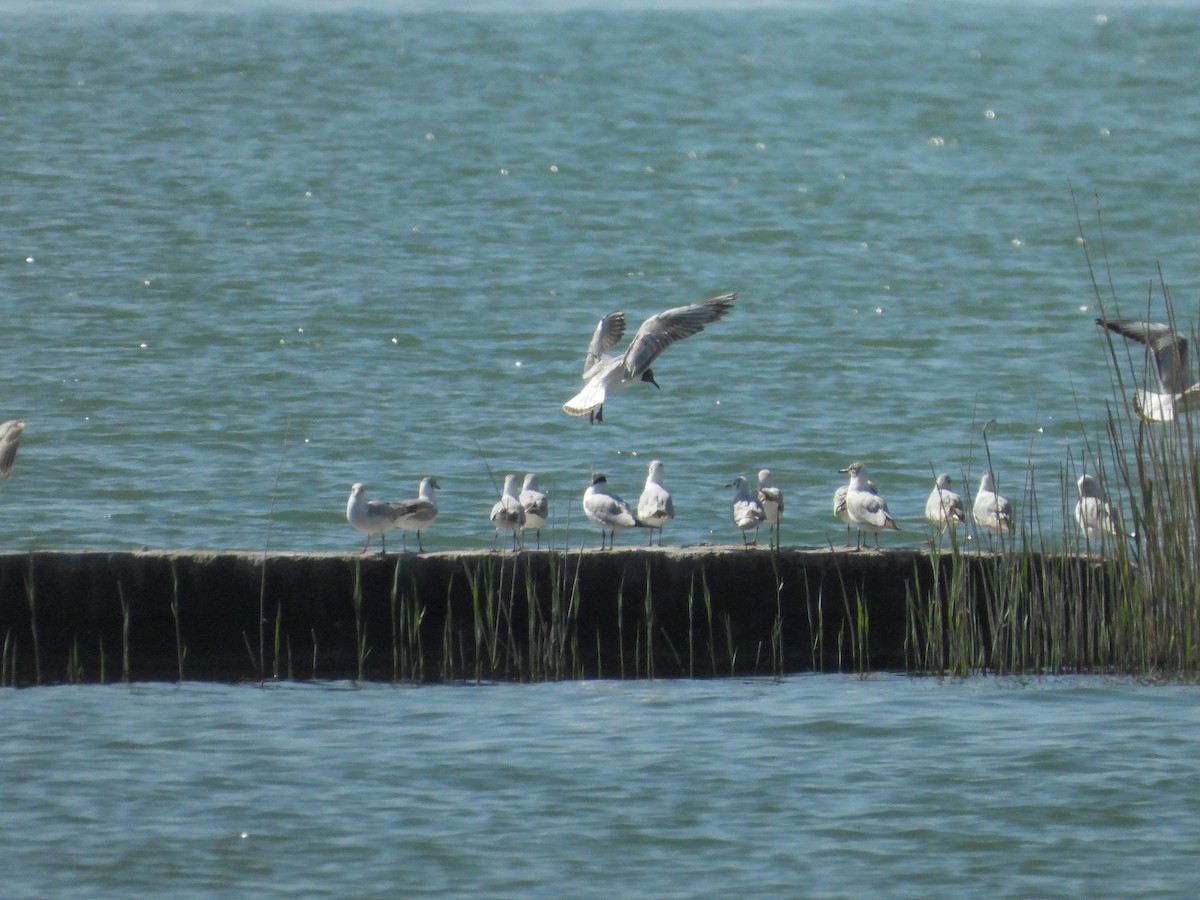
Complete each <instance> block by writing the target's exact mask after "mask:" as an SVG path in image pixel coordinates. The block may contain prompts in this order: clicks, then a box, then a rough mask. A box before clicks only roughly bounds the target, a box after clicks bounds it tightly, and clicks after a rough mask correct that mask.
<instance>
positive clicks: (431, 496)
mask: <svg viewBox="0 0 1200 900" xmlns="http://www.w3.org/2000/svg"><path fill="white" fill-rule="evenodd" d="M441 489H442V486H441V485H440V484H438V483H437V482H436V481H434V480H433V479H432V478H422V479H421V484H420V485H419V486H418V488H417V497H416V498H415V499H412V500H401V501H399V503H393V504H392V505H393V506H396V507H398V508H399V510H400V514H399V515H398V516H397V517H396V527H397V528H399V529H400V532H401V534H400V537H401V539H402V540H403V541H404V552H405V553H407V552H408V535H407V534H406V532H409V531H415V532H416V533H417V552H418V553H424V552H425V547H424V545H423V544H422V543H421V532H422V531H424V530H425V529H426V528H428V527H429V526H430V525H432V524H433V520H434V519H436V518H437V514H438V508H437V494H435V493H434V491H440V490H441Z"/></svg>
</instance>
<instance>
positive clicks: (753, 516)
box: [725, 475, 767, 547]
mask: <svg viewBox="0 0 1200 900" xmlns="http://www.w3.org/2000/svg"><path fill="white" fill-rule="evenodd" d="M725 487H731V488H733V489H734V495H733V504H732V505H731V506H730V507H729V516H730V518H731V519H733V524H734V525H736V526H737V527H738V528H740V529H741V530H742V546H743V547H752V546H754V545H755V544H756V543H757V541H753V542H752V541H750V540H748V539H747V537H746V532H747V531H749V530H750V529H751V528H753V529H754V530H755V533H757V532H758V527H759V526H760V525H761V524H762V523H763V522H764V521H766V518H767V514H766V513H765V512H763V508H762V504H761V503H759V502H758V497H757V496H756V495H755V493H756V492H755V491H753V490H751V488H750V482H748V481H747V480H746V479H745V477H743V476H741V475H739V476H738V477H737V478H735V479H733V481H731V482H729V484H727V485H725Z"/></svg>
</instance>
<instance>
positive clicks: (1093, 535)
mask: <svg viewBox="0 0 1200 900" xmlns="http://www.w3.org/2000/svg"><path fill="white" fill-rule="evenodd" d="M1076 487H1078V489H1079V499H1078V500H1076V501H1075V521H1076V522H1078V523H1079V530H1080V531H1082V532H1083V537H1084V539H1085V540H1087V541H1088V542H1091V541H1097V542H1099V543H1100V544H1101V545H1103V543H1104V542H1105V540H1107V539H1108V538H1110V537H1116V536H1117V535H1119V534H1120V533H1121V527H1120V525H1119V524H1118V523H1117V515H1116V512H1115V511H1114V510H1113V508H1112V504H1110V503H1109V502H1108V496H1107V495H1106V494H1105V493H1104V488H1102V487H1100V482H1099V480H1098V479H1097V478H1096V477H1095V476H1093V475H1080V476H1079V481H1078V482H1076Z"/></svg>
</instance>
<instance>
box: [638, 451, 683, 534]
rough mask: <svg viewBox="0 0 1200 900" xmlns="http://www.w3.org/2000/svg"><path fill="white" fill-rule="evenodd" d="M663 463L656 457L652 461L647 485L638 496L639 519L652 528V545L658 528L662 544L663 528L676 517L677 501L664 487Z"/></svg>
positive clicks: (647, 476)
mask: <svg viewBox="0 0 1200 900" xmlns="http://www.w3.org/2000/svg"><path fill="white" fill-rule="evenodd" d="M662 479H663V464H662V462H660V461H659V460H657V459H655V460H652V461H651V462H650V465H649V467H648V472H647V474H646V486H645V487H644V488H643V489H642V496H641V497H639V498H638V507H637V517H638V521H639V522H641V523H642V524H643V525H645V526H646V527H647V528H648V529H650V546H652V547H653V546H654V532H655V530H656V529H657V530H658V545H659V546H660V547H661V546H662V528H663V526H664V525H666V524H667V523H668V522H670V521H671V520H672V519H673V518H675V501H673V500H672V499H671V492H670V491H668V490H667V489H666V488H665V487H663V482H662Z"/></svg>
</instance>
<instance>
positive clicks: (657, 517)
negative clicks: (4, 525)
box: [0, 293, 1200, 553]
mask: <svg viewBox="0 0 1200 900" xmlns="http://www.w3.org/2000/svg"><path fill="white" fill-rule="evenodd" d="M737 297H738V295H737V294H736V293H726V294H719V295H717V296H715V297H711V298H709V299H707V300H702V301H700V302H698V303H691V304H687V305H685V306H678V307H674V308H672V309H668V310H664V311H663V312H660V313H658V314H656V315H653V316H651V317H650V318H648V319H647V320H646V321H645V322H643V323H642V326H641V327H640V328H639V329H638V331H637V333H636V334H635V335H634V337H633V339H632V340H631V341H630V342H629V345H628V347H626V349H625V352H624V353H623V354H621V355H615V354H611V353H609V351H610V350H612V349H613V348H614V347H615V346H616V345H617V344H618V343H619V342H620V340H621V339H622V338H623V337H624V335H625V330H626V322H625V314H624V313H623V312H619V311H618V312H612V313H609V314H608V315H606V316H604V317H603V318H602V319H600V321H599V322H598V323H597V325H596V328H595V331H594V332H593V334H592V339H591V341H590V342H589V343H588V347H587V352H586V354H585V356H584V365H583V382H584V386H583V388H582V390H580V391H579V392H578V393H577V394H576V395H575V396H573V397H572V398H571V399H570V400H568V401H567V402H566V403H564V404H563V410H564V411H565V412H566V413H568V414H570V415H574V416H584V415H586V416H588V419H589V421H591V422H592V423H598V422H603V420H604V404H605V403H606V402H607V401H608V400H609V398H610V396H611V395H612V394H614V393H616V392H617V391H619V390H620V389H622V388H625V387H628V386H629V385H631V384H635V383H637V382H640V381H644V382H648V383H650V384H653V385H654V386H655V387H658V386H659V385H658V381H657V380H656V379H655V376H654V371H653V369H652V368H651V367H652V365H653V364H654V363H655V362H656V361H657V360H658V358H659V357H660V356H661V355H662V353H663V351H664V350H666V349H667V348H668V347H670V346H671V345H672V344H675V343H677V342H679V341H681V340H683V339H685V338H688V337H692V336H694V335H696V334H699V333H700V332H702V331H703V330H704V329H705V327H706V326H708V325H711V324H713V323H714V322H717V321H719V320H720V319H722V318H723V317H724V316H725V315H727V314H728V313H729V312H730V311H731V310H732V309H733V304H734V301H735V300H737ZM1096 324H1097V325H1098V326H1100V327H1102V328H1105V329H1108V330H1109V331H1111V332H1113V333H1114V334H1117V335H1119V336H1121V337H1123V338H1125V339H1127V340H1129V341H1133V342H1134V343H1136V344H1140V345H1143V346H1145V348H1146V352H1147V354H1148V357H1149V358H1150V360H1152V362H1153V365H1154V373H1155V377H1156V379H1157V381H1158V388H1159V390H1157V391H1153V390H1149V389H1141V390H1137V391H1135V392H1134V394H1133V398H1132V406H1133V409H1134V411H1135V412H1136V413H1137V415H1138V416H1139V417H1140V418H1141V419H1143V420H1144V421H1147V422H1169V421H1172V420H1174V419H1175V418H1176V417H1177V416H1179V415H1181V414H1185V413H1188V412H1192V411H1194V410H1196V409H1198V408H1200V382H1196V381H1194V380H1193V378H1192V374H1191V371H1190V368H1189V365H1188V341H1187V339H1186V338H1185V337H1184V336H1183V335H1181V334H1180V333H1179V332H1178V331H1176V330H1175V329H1174V328H1173V327H1172V326H1170V325H1166V324H1163V323H1160V322H1148V321H1142V320H1138V319H1096ZM989 424H990V423H989ZM986 429H987V426H986V425H985V426H984V431H985V437H986ZM24 430H25V420H24V419H10V420H8V421H6V422H3V423H0V479H6V478H8V477H9V476H10V475H11V474H12V470H13V464H14V463H15V461H16V457H17V449H18V447H19V446H20V442H21V437H22V434H23V433H24ZM840 471H841V472H842V473H844V474H846V475H847V476H848V480H847V481H846V482H845V483H843V484H841V485H839V486H838V487H837V489H836V490H835V492H834V494H833V515H834V517H835V518H836V519H837V520H838V521H839V522H842V523H844V524H845V526H846V543H845V546H846V547H849V545H850V529H851V528H852V527H853V528H856V529H857V532H858V540H857V542H856V545H855V549H861V547H862V544H863V539H862V538H863V533H864V532H865V533H867V534H873V535H874V536H875V546H876V548H877V549H878V547H879V534H880V532H882V531H901V530H902V528H901V526H900V524H899V523H898V522H897V521H896V519H895V518H894V517H893V516H892V514H891V512H890V511H889V509H888V505H887V501H886V500H885V499H884V498H883V496H882V495H881V494H880V492H879V490H878V488H876V486H875V484H874V483H873V482H872V481H871V480H870V479H869V478H868V476H867V467H866V465H865V464H864V463H862V462H853V463H851V464H850V465H848V466H846V467H845V468H844V469H841V470H840ZM664 473H665V467H664V465H663V463H662V461H661V460H653V461H652V462H651V463H650V465H649V467H648V471H647V475H646V484H645V487H644V488H643V490H642V493H641V495H640V497H639V498H638V501H637V503H636V505H635V504H630V503H628V502H626V501H625V500H623V499H622V498H621V497H619V496H618V495H617V494H615V493H613V491H612V490H611V489H609V487H608V479H607V478H606V477H605V476H604V475H603V474H600V473H593V475H592V478H591V483H590V484H589V485H588V487H587V489H586V490H585V491H584V494H583V512H584V515H585V516H586V517H587V519H588V520H589V521H590V522H592V523H593V524H594V525H595V526H596V527H597V528H599V529H600V546H601V549H605V548H606V547H607V548H609V549H611V548H612V546H613V544H614V541H615V539H616V535H617V533H618V532H624V531H630V530H632V529H637V528H641V529H645V530H646V531H647V532H648V533H649V544H650V545H651V546H652V545H653V544H654V533H655V532H656V531H657V532H658V536H659V537H658V539H659V544H660V545H661V544H662V535H663V530H664V528H665V527H666V526H667V525H668V524H669V523H670V522H671V521H672V520H673V519H674V518H675V506H674V502H673V501H672V498H671V493H670V491H668V490H667V488H666V486H665V484H664V477H665V475H664ZM726 487H728V488H732V489H733V491H734V495H733V500H732V503H731V504H730V520H731V521H732V523H733V525H734V527H735V528H737V529H738V530H740V531H741V533H742V542H743V545H744V546H745V547H748V548H749V547H755V546H757V543H758V536H759V531H760V529H761V528H762V527H763V526H764V525H765V526H767V535H768V543H769V545H770V546H771V547H772V548H778V547H779V540H780V527H781V525H782V519H783V512H784V500H783V492H782V490H781V489H780V488H779V487H778V486H777V485H776V484H775V482H774V478H773V477H772V474H771V470H770V469H762V470H761V471H760V472H759V473H758V481H757V484H754V485H752V484H751V483H750V481H749V480H747V479H746V478H745V477H743V476H740V475H739V476H738V477H737V478H735V479H734V480H733V481H731V482H730V483H729V484H728V485H726ZM1076 487H1077V490H1078V494H1079V498H1078V500H1077V501H1076V504H1075V521H1076V524H1077V525H1078V526H1079V529H1080V531H1081V532H1082V534H1083V535H1084V537H1085V539H1086V540H1087V541H1088V542H1096V543H1099V544H1101V546H1102V545H1103V542H1104V541H1110V540H1117V539H1123V538H1124V537H1126V536H1128V535H1127V532H1125V530H1124V529H1123V527H1122V525H1121V522H1120V517H1119V515H1118V513H1117V510H1116V509H1115V508H1114V507H1113V505H1112V504H1111V503H1110V501H1109V499H1108V497H1107V495H1106V494H1105V492H1104V488H1103V487H1102V485H1101V484H1100V481H1099V479H1098V478H1097V477H1096V476H1095V475H1093V474H1090V473H1084V474H1083V475H1081V476H1080V477H1079V479H1078V482H1077V484H1076ZM438 490H439V485H438V483H437V481H436V480H435V479H434V478H431V477H427V478H423V479H421V481H420V484H419V486H418V490H417V496H416V497H415V498H412V499H410V500H396V501H380V500H368V499H367V498H366V496H365V492H366V486H365V485H364V484H362V483H361V482H358V483H355V484H354V485H353V486H352V487H351V489H350V497H349V499H348V500H347V502H346V521H347V522H348V523H349V524H350V525H351V527H353V528H354V529H356V530H358V531H360V532H362V533H363V534H365V535H366V541H365V542H364V544H363V549H362V552H363V553H365V552H366V551H367V549H368V548H369V546H370V544H371V539H372V538H373V537H374V536H375V535H379V542H380V552H382V553H386V552H387V543H386V541H387V538H386V535H387V532H389V531H391V530H393V529H399V530H400V532H401V543H402V548H403V550H404V551H405V552H407V550H408V537H407V533H408V532H409V531H415V532H416V539H417V552H424V549H425V548H424V544H423V542H422V540H421V533H422V532H423V531H425V530H427V529H428V528H430V527H431V526H432V525H433V524H434V522H435V521H436V520H437V515H438V504H437V491H438ZM971 516H972V518H973V519H974V521H975V523H976V524H977V525H978V526H980V527H981V528H983V529H984V530H986V531H988V532H992V533H997V534H1001V535H1003V534H1007V533H1012V532H1013V530H1014V516H1013V509H1012V504H1011V503H1010V502H1009V501H1008V500H1007V499H1006V498H1005V497H1003V496H1001V495H1000V493H999V492H998V490H997V487H996V479H995V475H994V474H993V472H992V471H991V470H990V469H988V470H986V471H984V473H983V474H982V476H981V478H980V481H979V490H978V491H976V493H975V498H974V500H973V502H972V504H971ZM490 518H491V522H492V524H493V525H494V526H495V529H496V542H497V543H498V542H499V539H500V536H501V533H504V534H505V536H506V540H507V536H510V535H511V538H512V547H513V550H514V551H516V550H520V549H522V548H523V547H524V539H525V535H526V533H527V532H530V531H532V532H533V533H534V535H535V540H536V542H537V546H538V547H539V548H540V546H541V529H542V527H543V526H544V525H546V523H547V522H548V521H549V519H550V512H549V501H548V498H547V496H546V494H545V493H544V492H543V491H542V490H540V488H539V486H538V478H537V475H536V474H535V473H529V474H527V475H525V478H524V482H523V483H521V486H520V487H518V477H517V475H515V474H509V475H507V476H506V477H505V479H504V489H503V491H502V492H501V495H500V498H499V499H498V500H497V501H496V502H495V504H494V505H493V506H492V510H491V516H490ZM925 518H926V519H927V520H928V522H929V523H931V525H932V527H933V534H934V538H933V541H935V542H936V541H938V540H939V539H940V538H941V536H942V535H943V534H944V533H945V532H947V531H951V532H952V531H954V530H956V529H957V528H959V527H962V526H963V525H965V524H966V521H967V512H966V505H965V503H964V501H963V498H962V497H961V496H960V495H959V494H958V493H956V492H955V491H954V489H953V483H952V481H951V479H950V476H949V475H947V474H944V473H942V474H939V475H937V477H936V479H935V482H934V486H933V490H932V491H931V492H930V494H929V498H928V500H927V501H926V504H925ZM493 546H494V545H493Z"/></svg>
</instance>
